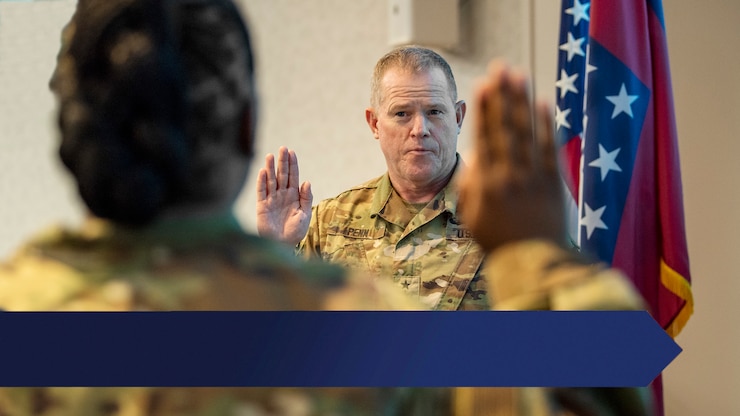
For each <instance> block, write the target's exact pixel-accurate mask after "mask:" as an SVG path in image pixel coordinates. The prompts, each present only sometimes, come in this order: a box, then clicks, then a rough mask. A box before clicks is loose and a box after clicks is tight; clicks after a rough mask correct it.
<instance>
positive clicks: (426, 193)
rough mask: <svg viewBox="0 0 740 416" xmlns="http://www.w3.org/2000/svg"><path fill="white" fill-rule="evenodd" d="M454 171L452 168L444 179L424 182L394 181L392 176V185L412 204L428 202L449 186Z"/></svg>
mask: <svg viewBox="0 0 740 416" xmlns="http://www.w3.org/2000/svg"><path fill="white" fill-rule="evenodd" d="M454 172H455V169H452V171H451V172H450V173H449V174H448V175H447V176H445V177H444V178H443V179H442V180H440V181H437V182H429V183H424V184H417V183H410V182H404V181H394V180H393V177H391V178H390V179H391V186H393V189H394V190H395V191H396V193H398V195H399V196H400V197H401V198H403V200H404V201H406V202H408V203H410V204H420V203H426V202H429V201H431V200H432V199H434V197H435V196H437V194H438V193H439V192H440V191H441V190H442V189H444V188H445V186H447V184H448V183H449V182H450V179H451V178H452V174H453V173H454Z"/></svg>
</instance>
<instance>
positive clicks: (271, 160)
mask: <svg viewBox="0 0 740 416" xmlns="http://www.w3.org/2000/svg"><path fill="white" fill-rule="evenodd" d="M263 170H264V171H265V182H266V193H267V195H269V194H272V193H274V192H275V190H276V189H277V179H276V178H275V155H273V154H272V153H268V154H267V155H266V156H265V167H264V168H263Z"/></svg>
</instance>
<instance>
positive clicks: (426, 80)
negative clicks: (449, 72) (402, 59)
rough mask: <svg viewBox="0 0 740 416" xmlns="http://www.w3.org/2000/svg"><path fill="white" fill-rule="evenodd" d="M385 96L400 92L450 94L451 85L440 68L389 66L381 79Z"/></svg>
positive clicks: (382, 91)
mask: <svg viewBox="0 0 740 416" xmlns="http://www.w3.org/2000/svg"><path fill="white" fill-rule="evenodd" d="M380 86H381V95H382V96H383V97H387V96H394V95H398V94H404V95H406V94H411V95H413V94H419V95H438V94H442V95H448V94H450V93H451V92H450V85H449V83H448V81H447V77H445V75H444V72H443V71H442V70H441V69H440V68H436V67H433V68H429V69H426V70H421V71H414V70H410V69H406V68H389V69H388V70H387V71H386V72H385V74H383V78H382V79H381V84H380Z"/></svg>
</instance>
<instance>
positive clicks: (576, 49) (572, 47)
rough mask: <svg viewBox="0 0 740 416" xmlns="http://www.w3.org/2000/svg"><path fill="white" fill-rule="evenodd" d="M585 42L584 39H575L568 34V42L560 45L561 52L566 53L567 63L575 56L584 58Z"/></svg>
mask: <svg viewBox="0 0 740 416" xmlns="http://www.w3.org/2000/svg"><path fill="white" fill-rule="evenodd" d="M585 40H586V38H585V37H582V38H578V39H576V38H574V37H573V34H572V33H570V32H568V41H567V42H565V43H564V44H562V45H560V50H561V51H566V52H568V62H570V61H571V59H573V57H574V56H576V55H579V56H586V52H584V51H583V42H584V41H585Z"/></svg>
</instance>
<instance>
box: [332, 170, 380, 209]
mask: <svg viewBox="0 0 740 416" xmlns="http://www.w3.org/2000/svg"><path fill="white" fill-rule="evenodd" d="M383 176H384V175H381V176H378V177H376V178H373V179H370V180H368V181H365V182H363V183H361V184H359V185H355V186H353V187H351V188H349V189H347V190H345V191H342V192H340V193H339V194H337V196H335V197H333V198H327V199H324V200H323V201H321V204H322V205H328V204H331V203H332V202H340V203H341V202H344V201H347V200H352V199H355V198H357V197H362V195H364V194H365V192H368V191H370V192H372V191H375V190H376V189H378V186H379V185H380V181H381V180H382V179H383Z"/></svg>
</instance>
